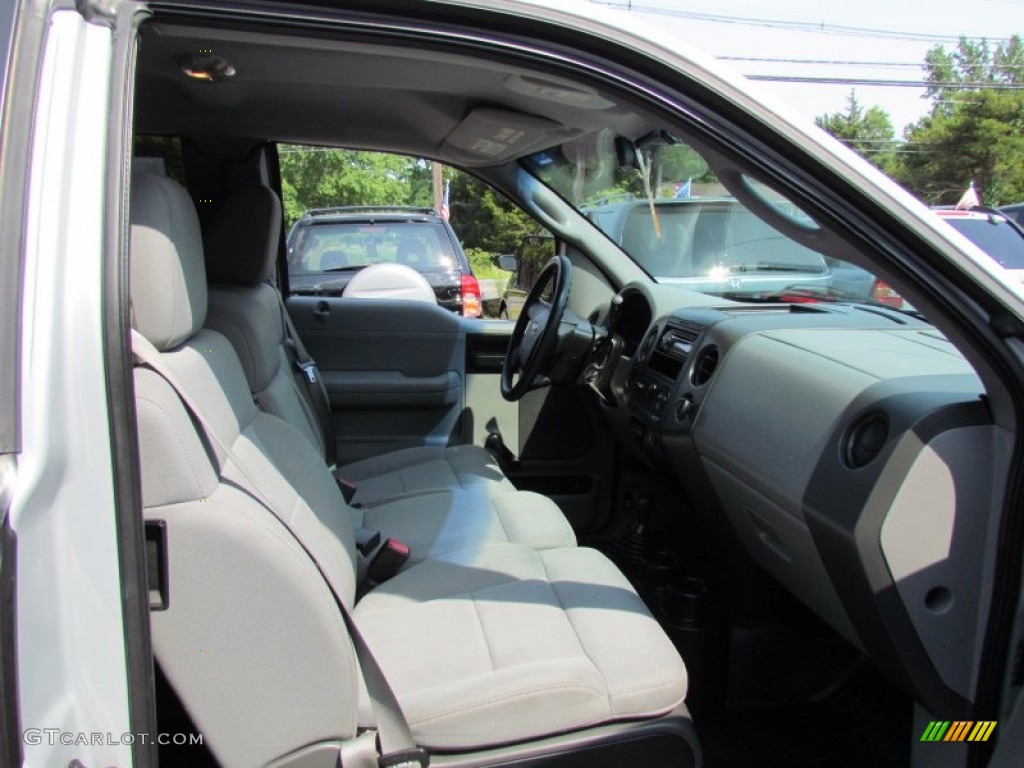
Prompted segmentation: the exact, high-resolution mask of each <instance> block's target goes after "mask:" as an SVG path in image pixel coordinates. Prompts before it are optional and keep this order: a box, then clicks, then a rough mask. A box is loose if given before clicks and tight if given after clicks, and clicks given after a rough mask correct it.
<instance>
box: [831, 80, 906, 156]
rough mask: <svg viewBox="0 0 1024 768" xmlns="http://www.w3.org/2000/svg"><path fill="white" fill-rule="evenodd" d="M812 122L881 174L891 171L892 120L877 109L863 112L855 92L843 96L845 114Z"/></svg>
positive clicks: (893, 144)
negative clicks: (876, 168) (844, 99)
mask: <svg viewBox="0 0 1024 768" xmlns="http://www.w3.org/2000/svg"><path fill="white" fill-rule="evenodd" d="M814 122H815V124H816V125H817V126H818V127H819V128H822V129H824V130H826V131H828V132H829V133H831V134H832V135H833V136H835V137H836V138H837V139H839V141H841V142H842V143H843V144H845V145H846V146H848V147H850V148H851V149H853V150H855V151H856V152H858V153H859V154H861V155H863V156H864V157H866V158H867V159H868V160H870V161H871V162H872V163H874V164H875V165H877V166H878V167H879V168H881V169H882V170H883V171H889V170H890V169H891V168H892V166H893V160H894V158H895V154H894V149H895V147H896V132H895V130H894V129H893V127H892V119H891V118H890V117H889V113H888V112H886V111H885V110H884V109H882V108H881V107H879V106H873V107H870V108H868V109H864V107H863V106H862V105H861V103H860V101H858V100H857V94H856V92H855V91H853V90H851V91H850V95H849V96H847V97H846V110H845V111H842V112H832V113H830V114H824V115H820V116H819V117H816V118H814Z"/></svg>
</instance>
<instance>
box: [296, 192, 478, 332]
mask: <svg viewBox="0 0 1024 768" xmlns="http://www.w3.org/2000/svg"><path fill="white" fill-rule="evenodd" d="M387 262H390V263H398V264H406V265H408V266H410V267H412V268H413V269H415V270H416V271H417V272H419V273H420V274H422V275H423V276H424V277H425V278H426V279H427V282H428V283H430V285H431V287H432V288H433V289H434V294H435V295H436V296H437V303H438V304H439V305H441V306H442V307H444V308H445V309H450V310H451V311H453V312H456V313H458V314H460V315H465V316H466V317H480V314H481V302H480V284H479V283H478V282H477V279H476V278H475V277H474V276H473V272H472V270H471V269H470V266H469V261H468V260H467V259H466V254H465V253H463V251H462V246H461V245H459V240H458V238H457V237H456V236H455V232H454V231H453V230H452V228H451V225H449V224H448V222H447V221H445V220H444V218H442V217H441V215H440V214H439V213H438V212H437V211H435V210H434V209H433V208H412V207H372V208H371V207H343V208H316V209H312V210H308V211H306V212H305V213H303V214H302V217H301V218H300V219H299V220H298V221H296V222H295V224H293V225H292V228H291V231H290V232H289V233H288V280H289V283H290V285H291V292H292V293H293V294H300V295H306V296H309V295H316V296H339V295H341V292H342V291H343V290H344V289H345V286H346V285H348V283H349V281H350V280H351V279H352V276H353V275H354V274H355V273H356V272H358V271H359V270H361V269H362V268H363V267H368V266H370V265H371V264H380V263H387Z"/></svg>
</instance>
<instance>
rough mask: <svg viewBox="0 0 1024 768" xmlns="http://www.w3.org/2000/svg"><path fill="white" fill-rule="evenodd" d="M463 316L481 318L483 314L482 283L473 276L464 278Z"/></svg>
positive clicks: (464, 276)
mask: <svg viewBox="0 0 1024 768" xmlns="http://www.w3.org/2000/svg"><path fill="white" fill-rule="evenodd" d="M462 314H463V315H464V316H466V317H480V315H482V314H483V304H482V303H481V301H480V283H478V282H477V279H476V278H475V277H473V276H472V275H463V276H462Z"/></svg>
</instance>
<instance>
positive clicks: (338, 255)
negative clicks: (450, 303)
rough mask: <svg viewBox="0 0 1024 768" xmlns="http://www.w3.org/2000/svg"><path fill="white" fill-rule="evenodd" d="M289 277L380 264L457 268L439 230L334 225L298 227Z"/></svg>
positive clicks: (397, 224) (407, 225)
mask: <svg viewBox="0 0 1024 768" xmlns="http://www.w3.org/2000/svg"><path fill="white" fill-rule="evenodd" d="M288 262H289V267H290V271H292V272H300V273H301V272H331V271H341V270H346V269H358V268H361V267H365V266H368V265H370V264H379V263H381V262H397V263H399V264H406V265H408V266H410V267H412V268H414V269H416V270H419V271H421V272H430V271H442V270H454V269H457V261H456V258H455V252H454V250H453V249H452V244H451V240H450V239H449V238H448V236H447V233H446V232H445V231H444V229H443V227H440V226H436V225H432V224H425V223H424V224H419V223H410V222H394V223H379V222H374V223H371V222H343V223H342V222H335V223H324V224H312V225H308V226H300V227H299V228H298V230H297V231H296V238H295V242H294V243H292V245H291V250H290V252H289V254H288Z"/></svg>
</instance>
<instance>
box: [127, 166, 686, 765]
mask: <svg viewBox="0 0 1024 768" xmlns="http://www.w3.org/2000/svg"><path fill="white" fill-rule="evenodd" d="M131 215H132V237H131V262H132V263H131V294H132V302H133V307H134V322H135V326H136V328H137V330H138V331H139V333H140V334H141V335H142V336H144V337H145V339H146V340H148V342H149V343H150V344H152V346H153V347H155V351H154V354H155V355H156V356H157V357H158V358H159V360H160V364H161V366H162V367H165V368H166V369H168V370H169V371H171V372H172V373H173V377H174V379H175V380H176V384H175V386H176V387H177V388H178V390H179V391H187V392H188V398H189V400H190V402H191V403H192V404H193V406H192V407H193V408H194V409H196V410H198V411H200V412H201V413H202V415H203V417H202V418H201V419H199V422H200V423H201V424H205V425H207V426H204V427H203V428H202V429H200V428H199V427H197V424H196V423H195V421H194V420H193V419H192V418H191V417H190V415H189V413H188V412H187V410H186V407H185V405H184V404H183V402H182V400H181V399H180V398H179V396H178V394H177V392H176V391H175V388H174V387H172V386H171V384H169V383H168V379H166V378H164V377H163V376H161V375H160V374H159V373H157V372H156V371H154V370H152V369H151V368H148V367H145V366H139V367H137V368H136V371H135V388H136V411H137V423H138V431H139V446H140V465H141V470H142V493H143V503H144V514H145V516H146V518H147V520H154V521H157V520H158V521H161V523H162V525H163V531H164V534H163V535H164V541H165V550H164V551H165V552H166V557H167V576H166V579H165V580H164V583H163V585H162V588H163V589H164V591H165V593H166V597H167V605H166V608H165V609H164V610H157V611H154V612H153V613H152V620H151V624H152V633H153V647H154V652H155V655H156V658H157V659H158V661H159V663H160V664H161V667H162V668H163V670H164V672H165V674H166V676H167V679H168V681H169V682H170V684H171V686H172V687H173V688H174V690H175V691H176V692H177V694H178V696H179V697H180V699H181V700H182V703H183V704H184V706H185V708H186V709H187V711H188V713H189V715H190V716H191V717H192V719H193V721H194V723H195V726H196V728H197V730H198V731H199V732H201V733H203V735H204V743H205V744H206V745H207V746H209V748H210V749H211V750H212V751H213V753H214V756H215V757H216V758H217V759H218V761H219V762H220V763H221V764H223V765H225V766H254V765H265V764H268V763H271V762H274V761H280V762H276V763H275V764H276V765H282V764H285V763H287V762H288V761H289V760H293V759H294V760H295V761H296V762H298V761H299V759H300V758H299V757H298V756H302V757H301V759H302V760H305V761H306V762H303V763H302V764H303V765H310V764H313V763H312V762H309V760H310V759H311V758H310V757H309V754H310V750H319V752H320V753H321V756H322V757H323V759H322V760H320V761H318V762H316V763H315V764H318V765H320V764H322V765H335V764H337V762H338V760H337V751H338V750H339V749H340V748H341V746H342V745H343V744H345V743H348V742H350V741H351V740H352V739H353V738H354V737H355V736H356V734H357V733H358V732H359V728H360V719H361V715H360V712H362V711H365V706H364V704H365V695H366V694H365V691H363V689H362V686H361V677H360V671H359V668H358V662H357V658H356V655H355V654H354V651H353V646H352V643H351V640H350V637H349V635H348V633H347V630H346V627H345V623H344V621H343V619H342V616H341V614H340V611H339V609H338V607H337V605H336V603H335V599H334V595H337V596H338V598H339V599H340V600H341V601H342V603H344V604H345V605H346V606H347V607H348V608H349V610H351V611H352V612H353V615H354V617H355V620H356V622H357V623H358V625H359V626H360V627H361V630H362V632H363V633H364V634H365V637H366V639H367V642H368V644H369V645H370V648H371V650H372V652H373V653H374V656H375V657H376V658H377V659H378V661H379V663H380V665H381V667H382V668H383V670H384V672H385V674H386V675H387V676H388V679H389V681H390V682H391V684H392V687H393V689H394V690H395V693H396V695H397V698H398V700H399V702H400V703H401V705H402V707H403V709H405V710H407V712H408V713H409V715H410V723H411V725H412V729H413V733H414V735H415V736H416V738H417V740H418V741H419V742H420V743H422V744H425V745H430V746H435V747H439V748H445V749H449V750H453V751H461V750H474V749H483V748H488V747H492V746H498V745H501V744H508V743H514V742H524V741H525V742H534V741H535V740H538V739H543V738H545V737H548V736H550V735H552V734H557V733H562V732H568V731H576V730H579V729H586V728H589V727H592V726H595V725H599V724H606V723H609V722H613V721H640V722H643V721H644V720H646V719H649V718H657V717H661V716H672V717H678V715H677V714H676V713H678V712H679V707H680V703H681V701H682V699H683V696H684V695H685V690H686V673H685V668H684V667H683V664H682V661H681V660H680V658H679V656H678V654H677V653H676V651H675V649H674V647H673V646H672V644H671V642H670V641H669V639H668V638H667V636H665V635H664V633H663V632H662V631H661V630H660V628H659V627H658V625H657V623H656V622H655V621H654V619H653V618H652V617H651V616H650V614H649V613H648V612H647V611H646V609H645V608H644V606H643V604H642V602H641V601H640V600H639V598H638V597H637V596H636V594H635V592H633V590H632V588H631V587H630V586H629V584H628V582H627V581H626V580H625V578H624V577H623V576H622V575H621V574H620V573H619V572H618V571H617V570H616V569H615V567H614V566H613V565H612V564H611V563H610V562H609V561H607V560H606V559H605V558H604V557H603V556H602V555H600V554H599V553H597V552H596V551H593V550H589V549H585V548H576V547H571V548H562V549H550V550H545V551H537V550H534V549H532V548H530V547H527V546H524V545H522V544H515V543H490V542H489V541H487V540H477V541H475V542H473V543H467V544H465V545H464V546H463V547H461V548H459V549H449V550H448V551H446V552H444V553H439V554H437V555H436V556H434V557H431V558H429V559H426V560H423V561H422V562H420V563H418V564H416V565H414V566H412V567H410V568H408V569H407V570H406V571H404V572H403V573H401V574H399V575H398V576H396V577H395V578H394V579H392V580H390V581H388V582H386V583H385V584H383V585H381V586H380V587H378V588H377V589H375V590H373V591H371V592H369V593H368V594H367V595H366V596H365V597H364V598H363V599H362V600H361V601H360V602H359V604H358V605H356V601H355V594H356V585H357V577H358V562H357V557H356V550H355V541H354V529H355V527H356V526H358V525H359V524H360V523H363V522H365V520H364V519H363V515H364V514H375V515H385V514H386V513H387V508H388V505H381V506H380V507H376V508H374V509H373V510H372V511H369V512H363V511H361V510H357V509H353V508H351V507H349V506H348V505H346V504H345V502H344V499H343V498H342V496H341V493H340V491H339V489H338V487H337V485H336V484H335V482H334V480H333V478H332V476H331V474H330V472H329V471H328V469H327V467H326V466H325V465H324V464H323V462H322V461H319V454H318V453H317V451H316V450H315V449H314V447H313V446H312V445H311V444H310V443H309V441H308V440H307V439H306V437H305V436H304V435H302V434H301V433H300V432H299V431H298V430H297V429H296V428H295V427H294V426H293V425H291V424H290V423H288V422H286V421H284V420H282V419H280V418H278V417H277V416H274V415H271V414H267V413H264V412H262V411H259V410H258V409H257V408H256V407H255V406H254V404H253V403H252V400H251V398H250V393H249V390H248V383H247V381H246V379H245V376H244V373H243V371H242V368H241V364H240V362H239V360H238V358H237V355H236V354H235V352H234V349H233V347H232V345H231V344H230V342H228V340H227V339H226V338H224V337H223V336H222V335H220V334H218V333H217V332H215V331H211V330H209V329H204V328H203V327H202V325H203V321H204V319H205V314H206V311H205V310H206V285H205V279H204V275H203V263H202V249H201V244H200V238H199V233H198V222H197V220H196V215H195V210H194V208H193V207H192V205H191V201H190V200H189V198H188V196H187V194H186V193H185V191H184V190H183V189H182V188H181V187H180V186H178V185H177V184H176V183H174V182H172V181H170V180H169V179H166V178H164V177H159V176H151V175H139V176H136V177H135V179H134V182H133V189H132V206H131ZM211 432H212V433H214V434H215V435H216V439H215V440H211V439H209V433H211ZM257 483H258V489H257V490H258V493H257V492H255V490H254V484H257ZM451 493H453V494H457V493H458V492H457V491H453V492H451ZM517 498H521V497H519V496H518V495H517V494H508V495H507V496H502V497H501V502H502V503H507V504H510V505H513V504H515V503H516V502H515V499H517ZM406 501H409V502H411V501H412V500H411V499H410V500H406ZM396 515H398V513H397V512H396ZM399 516H401V515H399ZM402 517H405V518H408V517H409V515H404V516H402ZM299 542H301V544H300V543H299ZM328 583H329V584H330V585H331V588H328V586H327V585H328ZM332 591H333V594H332ZM361 700H362V701H361ZM362 725H363V726H367V725H372V723H366V722H365V721H364V722H363V723H362Z"/></svg>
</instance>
